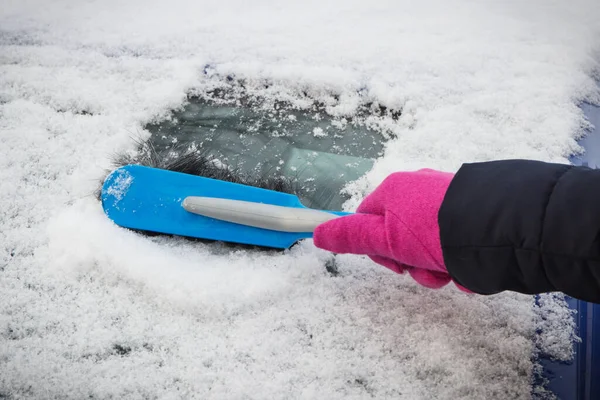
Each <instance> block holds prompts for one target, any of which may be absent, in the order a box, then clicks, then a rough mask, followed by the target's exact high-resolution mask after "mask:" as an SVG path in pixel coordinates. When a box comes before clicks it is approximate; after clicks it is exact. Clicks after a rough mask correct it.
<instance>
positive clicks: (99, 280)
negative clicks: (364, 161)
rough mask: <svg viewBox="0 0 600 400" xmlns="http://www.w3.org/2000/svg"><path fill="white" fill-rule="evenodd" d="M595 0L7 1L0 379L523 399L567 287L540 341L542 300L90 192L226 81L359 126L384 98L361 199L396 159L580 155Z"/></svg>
mask: <svg viewBox="0 0 600 400" xmlns="http://www.w3.org/2000/svg"><path fill="white" fill-rule="evenodd" d="M599 4H600V3H598V2H597V1H596V0H575V1H573V0H571V1H567V0H564V1H554V2H548V1H544V0H531V1H527V2H506V1H497V2H474V1H469V0H455V1H446V0H424V1H419V2H414V1H410V0H399V1H394V2H364V1H357V0H349V1H348V0H346V1H341V0H326V1H323V0H319V1H315V0H291V1H287V2H284V3H281V2H276V1H273V0H260V1H254V2H246V1H242V0H220V1H203V2H194V1H190V0H172V1H159V0H151V1H149V2H148V1H141V0H132V1H126V2H123V1H116V0H108V1H102V2H98V1H95V2H94V1H89V2H82V1H77V0H58V1H53V2H46V1H42V0H19V1H16V0H13V1H11V0H9V1H4V2H3V4H2V7H0V205H1V207H0V276H1V279H0V368H1V370H2V373H1V374H0V397H3V396H4V397H9V398H11V397H12V398H65V397H70V398H88V397H90V398H91V397H94V398H110V397H117V398H202V399H208V398H210V399H220V398H224V399H225V398H226V399H230V398H282V397H294V398H327V399H341V398H343V399H348V398H365V397H375V398H399V397H403V398H408V399H431V398H437V399H458V398H461V399H481V398H485V399H506V398H511V399H527V398H529V394H530V391H531V387H530V382H531V378H532V374H533V370H534V365H533V361H532V360H531V355H532V354H533V353H534V350H535V347H536V346H537V345H540V346H547V347H549V348H550V349H551V350H552V352H553V353H554V354H555V355H556V356H557V357H559V358H560V357H565V356H568V352H565V349H567V348H568V345H569V343H568V341H569V340H570V338H571V335H570V334H566V335H563V334H561V333H560V332H561V330H563V329H566V330H567V332H570V330H571V323H572V321H570V320H569V317H568V313H567V312H565V311H564V304H563V303H562V302H561V301H562V300H560V299H558V298H552V297H549V298H547V299H545V300H544V301H546V302H548V304H552V307H550V308H549V309H552V310H555V311H553V312H552V314H551V315H553V316H556V318H554V317H553V318H550V319H547V318H546V321H548V320H550V321H551V323H550V324H549V329H548V330H546V331H545V332H546V333H545V334H544V336H542V338H541V339H539V340H540V342H539V343H537V342H536V335H535V332H536V329H537V327H538V323H541V321H540V320H542V319H543V318H539V316H538V315H537V314H536V312H537V311H535V310H536V308H534V307H533V304H534V302H533V299H532V297H531V296H524V295H518V294H514V293H502V294H499V295H495V296H489V297H483V296H470V295H466V294H464V293H461V292H459V291H458V290H456V288H454V287H453V286H448V287H446V288H444V289H442V290H435V291H432V290H427V289H425V288H422V287H420V286H418V285H417V284H415V283H414V282H413V281H412V280H411V279H410V277H407V276H404V275H398V274H394V273H392V272H391V271H388V270H387V269H385V268H382V267H380V266H378V265H375V264H373V263H372V262H370V260H369V259H367V258H365V257H358V256H350V255H347V256H337V257H335V262H334V261H332V257H333V256H332V255H330V254H328V253H326V252H322V251H319V250H318V249H316V248H315V247H314V245H313V244H312V242H311V241H310V240H307V241H304V242H302V243H300V244H299V245H298V246H296V247H294V248H292V249H291V250H289V251H286V252H281V253H280V252H274V253H265V252H259V251H252V250H244V249H232V248H230V247H228V246H223V245H219V244H205V243H196V242H191V241H186V240H183V239H181V238H171V237H162V236H158V237H146V236H142V235H139V234H137V233H133V232H130V231H126V230H124V229H120V228H119V227H117V226H115V225H114V224H112V223H110V221H108V220H107V218H106V217H105V215H104V214H103V212H102V209H101V206H100V203H99V202H98V201H97V200H96V199H95V197H94V190H95V189H96V187H97V184H98V180H99V179H100V178H101V177H102V176H104V173H105V171H106V169H109V168H110V166H111V165H110V157H111V156H112V154H114V153H115V152H121V151H128V150H130V151H133V150H134V149H135V146H136V145H135V141H134V140H133V139H134V138H138V137H141V138H144V137H147V135H148V132H147V131H145V130H144V129H143V126H144V125H145V124H147V123H151V122H156V121H160V120H161V119H163V118H168V117H169V113H170V110H172V109H175V108H179V107H181V106H182V104H184V103H185V102H186V101H187V98H188V95H189V94H197V95H201V94H202V93H207V92H209V91H211V90H216V89H219V88H220V87H222V86H223V85H225V84H228V82H229V81H230V80H231V81H234V82H242V83H243V85H242V84H240V87H243V90H246V91H247V92H248V93H250V94H256V95H261V96H265V97H267V98H271V99H273V101H275V100H278V101H287V102H290V103H292V104H293V105H294V106H295V107H298V108H309V109H310V107H312V105H313V103H314V101H318V102H319V103H320V104H322V105H323V107H324V109H325V112H327V113H328V114H330V115H332V116H334V117H335V118H337V119H340V120H341V119H342V118H345V119H346V120H347V121H348V122H347V123H348V124H353V123H354V121H355V120H354V114H355V113H356V110H357V109H358V108H359V107H362V106H365V105H367V104H370V105H371V106H372V108H373V110H374V111H373V112H374V116H375V117H374V118H372V119H370V123H371V124H372V125H373V126H374V127H375V128H377V129H380V130H381V131H382V133H383V134H384V136H385V137H387V138H389V139H390V140H389V142H388V143H387V145H386V149H385V154H384V155H383V156H382V157H381V158H380V159H379V160H378V161H377V163H376V164H375V166H374V167H373V169H372V170H371V171H370V172H369V173H368V174H366V175H365V176H364V177H363V178H361V179H360V180H358V181H356V182H354V183H352V184H351V185H349V186H348V188H347V191H348V192H349V193H350V194H351V195H352V196H353V197H352V200H351V201H349V202H348V203H347V204H346V208H348V209H353V208H355V207H356V206H357V204H358V202H359V201H360V200H361V199H362V198H363V197H364V195H365V194H366V193H368V192H369V191H370V190H372V189H373V188H374V187H376V185H377V184H378V183H379V182H381V181H382V180H383V179H384V178H385V176H386V175H387V174H388V173H390V172H392V171H397V170H405V169H414V168H420V167H430V168H438V169H443V170H455V169H456V168H458V167H459V166H460V164H461V163H462V162H465V161H476V160H487V159H497V158H508V157H525V158H532V159H541V160H547V161H557V162H567V157H568V155H569V154H570V153H572V152H573V151H576V150H579V148H578V146H577V144H576V141H575V140H576V138H577V137H578V135H580V134H581V132H582V127H583V126H584V125H585V121H584V118H583V115H582V113H581V111H580V110H579V108H578V107H577V105H578V103H579V102H581V101H582V100H585V99H596V100H598V98H599V97H598V92H597V89H596V87H595V85H594V81H593V74H594V69H595V68H597V67H598V64H597V59H598V58H597V57H598V50H599V47H600V39H599V38H600V20H599V19H598V17H597V16H598V15H600V13H599V11H600V10H599ZM377 110H401V113H400V114H399V115H398V114H397V113H396V115H392V114H393V113H386V112H384V111H381V112H380V113H379V111H377ZM315 112H316V113H317V111H315ZM319 112H320V111H319ZM315 115H318V113H317V114H315ZM332 263H335V268H333V267H332V266H331V265H332ZM332 271H336V272H335V273H334V272H332Z"/></svg>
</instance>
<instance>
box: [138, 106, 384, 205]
mask: <svg viewBox="0 0 600 400" xmlns="http://www.w3.org/2000/svg"><path fill="white" fill-rule="evenodd" d="M315 108H316V107H315ZM146 129H148V130H149V131H150V132H151V134H152V135H151V138H150V142H151V144H152V146H153V147H154V148H155V149H156V150H157V151H161V152H162V151H168V150H169V149H170V148H174V147H177V148H182V146H183V147H184V148H192V149H198V150H202V151H203V154H207V155H208V156H209V157H210V158H211V159H213V160H214V162H215V163H219V164H220V165H222V166H224V167H232V168H235V169H236V170H237V171H239V172H241V173H244V174H247V175H251V176H256V177H271V176H285V177H287V178H290V179H291V180H293V181H294V182H295V183H296V187H297V190H296V192H297V193H298V195H299V197H300V200H301V201H302V203H303V204H304V205H305V206H307V207H312V208H319V209H331V210H339V209H341V207H342V204H343V202H344V201H345V200H346V198H345V197H344V195H343V194H342V189H343V187H344V186H345V185H346V184H347V183H348V182H351V181H353V180H356V179H358V178H359V177H360V176H361V175H363V174H364V173H366V172H367V171H368V170H369V169H370V168H371V167H372V165H373V162H374V159H375V158H377V157H378V156H380V155H381V154H382V150H383V143H382V139H383V136H382V135H381V134H380V133H378V132H375V131H372V130H369V129H368V128H366V127H365V126H364V125H360V124H356V123H353V122H352V121H348V120H346V119H344V118H337V119H333V118H331V117H330V116H328V115H326V114H325V113H324V112H322V111H318V110H315V109H313V110H308V111H307V110H294V109H290V108H285V107H283V106H278V105H275V106H274V107H272V108H256V107H249V106H239V105H230V104H216V103H213V102H210V101H207V100H203V99H192V100H191V101H190V102H189V103H188V104H187V105H186V106H185V107H184V108H183V109H182V110H180V111H176V112H174V113H173V115H172V118H171V119H169V120H165V121H162V122H160V123H157V124H153V125H148V126H147V127H146Z"/></svg>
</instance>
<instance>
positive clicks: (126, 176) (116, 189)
mask: <svg viewBox="0 0 600 400" xmlns="http://www.w3.org/2000/svg"><path fill="white" fill-rule="evenodd" d="M112 174H117V176H116V178H114V181H113V183H112V184H111V185H110V186H109V187H108V188H107V189H106V193H107V194H109V195H111V196H112V197H114V198H115V204H116V203H118V202H119V201H121V199H122V198H123V196H124V195H125V194H126V193H127V190H128V189H129V186H131V183H132V182H133V177H132V176H131V174H130V173H129V172H127V171H123V170H117V171H114V172H113V173H112ZM107 179H108V178H107Z"/></svg>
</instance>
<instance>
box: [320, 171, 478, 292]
mask: <svg viewBox="0 0 600 400" xmlns="http://www.w3.org/2000/svg"><path fill="white" fill-rule="evenodd" d="M453 177H454V174H451V173H445V172H439V171H435V170H431V169H422V170H419V171H416V172H397V173H393V174H391V175H390V176H388V177H387V178H386V179H385V180H384V181H383V182H382V183H381V185H379V187H377V189H376V190H375V191H374V192H373V193H371V194H370V195H368V196H367V197H366V198H365V199H364V200H363V202H362V203H361V204H360V206H359V207H358V209H357V210H356V214H353V215H349V216H344V217H340V218H336V219H333V220H330V221H328V222H325V223H323V224H321V225H319V226H317V228H316V229H315V231H314V233H313V240H314V243H315V245H316V246H317V247H319V248H321V249H324V250H328V251H331V252H334V253H352V254H365V255H368V256H369V258H371V259H372V260H373V261H375V262H376V263H378V264H381V265H383V266H385V267H387V268H389V269H391V270H393V271H395V272H397V273H400V274H402V273H404V272H405V271H407V272H408V273H409V274H410V275H411V276H412V278H413V279H414V280H415V281H417V282H418V283H419V284H421V285H423V286H426V287H429V288H434V289H435V288H441V287H443V286H445V285H447V284H448V283H449V282H450V281H451V278H450V275H449V274H448V272H447V270H446V267H445V266H444V259H443V255H442V248H441V243H440V233H439V226H438V212H439V209H440V205H441V204H442V201H443V199H444V195H445V193H446V190H447V189H448V186H449V185H450V182H451V181H452V178H453ZM457 286H458V287H459V288H460V289H461V290H463V291H466V292H470V291H469V290H468V289H465V288H463V287H461V286H460V285H458V284H457Z"/></svg>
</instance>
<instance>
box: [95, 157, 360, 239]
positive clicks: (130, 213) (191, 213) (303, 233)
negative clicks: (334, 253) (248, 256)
mask: <svg viewBox="0 0 600 400" xmlns="http://www.w3.org/2000/svg"><path fill="white" fill-rule="evenodd" d="M100 198H101V200H102V207H103V209H104V212H105V213H106V215H107V216H108V217H109V218H110V219H111V220H112V221H113V222H114V223H115V224H117V225H119V226H121V227H124V228H129V229H133V230H139V231H145V232H153V233H159V234H168V235H177V236H184V237H191V238H197V239H207V240H216V241H223V242H228V243H238V244H245V245H254V246H261V247H270V248H276V249H287V248H289V247H291V246H292V245H293V244H294V243H296V242H297V241H298V240H301V239H306V238H310V237H312V233H313V230H314V228H316V226H317V225H319V224H321V223H323V222H325V221H328V220H330V219H333V218H337V217H340V216H344V215H348V214H350V213H347V212H342V211H321V210H314V209H310V208H307V207H305V206H304V205H302V203H301V202H300V200H299V199H298V197H297V196H295V195H293V194H288V193H282V192H278V191H275V190H268V189H262V188H257V187H253V186H248V185H244V184H240V183H232V182H226V181H222V180H218V179H212V178H206V177H202V176H196V175H191V174H187V173H181V172H173V171H168V170H164V169H160V168H152V167H146V166H142V165H132V164H131V165H125V166H123V167H120V168H118V169H116V170H114V171H113V172H112V173H111V174H110V175H109V176H108V177H107V178H106V179H105V181H104V184H103V185H102V189H101V193H100Z"/></svg>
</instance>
